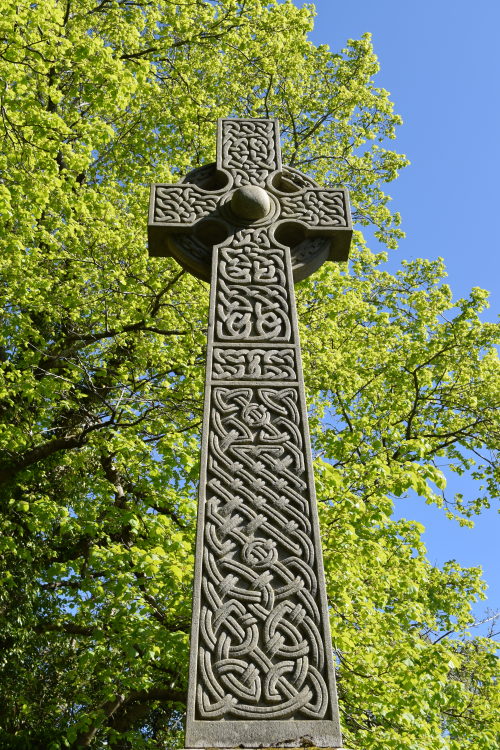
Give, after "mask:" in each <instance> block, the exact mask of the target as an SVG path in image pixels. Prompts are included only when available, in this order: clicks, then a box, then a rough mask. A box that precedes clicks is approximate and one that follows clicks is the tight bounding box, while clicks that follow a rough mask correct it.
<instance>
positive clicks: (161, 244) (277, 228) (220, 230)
mask: <svg viewBox="0 0 500 750" xmlns="http://www.w3.org/2000/svg"><path fill="white" fill-rule="evenodd" d="M247 227H248V228H252V229H253V228H259V229H260V230H261V232H262V231H264V232H265V233H266V234H268V236H269V239H270V242H271V244H272V245H274V246H284V247H288V248H290V251H291V258H292V268H293V278H294V281H295V282H297V281H301V280H302V279H305V278H306V277H307V276H309V275H310V274H311V273H313V272H314V271H316V270H317V269H318V268H319V267H320V266H321V265H322V264H323V263H324V262H325V261H327V260H331V261H345V260H347V258H348V254H349V247H350V242H351V236H352V223H351V216H350V209H349V197H348V193H347V190H345V189H343V188H323V187H320V186H319V185H318V184H317V183H316V182H315V181H314V180H312V179H311V178H310V177H308V176H307V175H305V174H302V173H301V172H299V171H298V170H296V169H293V168H291V167H286V166H282V164H281V147H280V137H279V129H278V121H277V120H263V119H262V120H261V119H244V120H240V119H221V120H219V121H218V128H217V162H216V163H215V164H208V165H206V166H203V167H200V168H198V169H195V170H193V171H192V172H190V173H189V174H188V175H187V176H186V177H185V179H184V180H183V181H182V182H181V183H178V184H173V185H172V184H168V185H161V184H160V185H158V184H157V185H152V187H151V200H150V208H149V222H148V241H149V254H150V255H152V256H172V257H174V258H175V259H176V260H177V261H178V262H179V263H180V265H181V266H182V267H183V268H185V269H186V270H187V271H189V272H190V273H192V274H193V275H195V276H197V277H198V278H201V279H204V280H205V281H209V280H210V272H211V261H212V250H213V247H214V245H221V244H223V243H224V242H226V241H227V240H230V238H231V237H232V236H234V235H235V233H236V232H238V231H240V230H241V229H244V228H247Z"/></svg>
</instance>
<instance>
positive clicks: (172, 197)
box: [154, 185, 219, 224]
mask: <svg viewBox="0 0 500 750" xmlns="http://www.w3.org/2000/svg"><path fill="white" fill-rule="evenodd" d="M218 202H219V198H218V197H214V196H211V195H207V194H206V193H205V192H203V191H202V190H200V189H199V188H198V187H197V186H195V185H186V186H180V185H179V186H176V185H158V186H157V187H156V200H155V202H154V220H155V222H157V223H161V222H165V223H169V224H171V223H179V224H194V222H196V221H198V219H201V218H202V217H203V216H206V215H207V214H209V213H210V212H211V211H214V210H215V208H216V206H217V203H218Z"/></svg>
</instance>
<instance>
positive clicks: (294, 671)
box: [195, 229, 330, 721]
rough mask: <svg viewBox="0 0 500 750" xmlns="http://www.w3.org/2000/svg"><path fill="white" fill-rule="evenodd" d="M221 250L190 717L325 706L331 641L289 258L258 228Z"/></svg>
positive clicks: (261, 714)
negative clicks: (322, 586) (321, 586)
mask: <svg viewBox="0 0 500 750" xmlns="http://www.w3.org/2000/svg"><path fill="white" fill-rule="evenodd" d="M214 252H215V253H216V257H214V264H215V267H216V269H218V273H216V276H215V278H214V283H213V286H212V295H213V298H214V299H215V305H212V306H211V309H212V311H213V312H212V315H213V320H212V321H211V326H210V330H212V331H213V332H214V334H213V336H214V338H213V339H212V340H211V341H209V354H208V367H209V368H210V370H209V373H210V378H209V381H207V383H208V385H209V397H208V399H209V427H208V447H207V456H206V458H207V466H206V472H207V473H206V480H205V483H204V486H202V488H201V496H200V501H201V502H202V503H204V506H205V519H204V527H203V529H204V530H203V534H204V545H203V548H204V551H203V561H202V566H201V590H200V600H199V604H200V609H199V626H198V628H199V632H198V634H197V635H198V654H197V662H198V663H197V688H196V698H195V718H196V719H198V720H211V719H225V720H226V721H227V720H244V719H247V720H248V719H264V718H265V719H308V720H311V719H323V718H327V716H328V709H329V702H330V694H329V687H328V670H327V665H326V663H325V651H326V649H328V648H330V646H329V644H325V635H324V634H325V631H326V632H328V631H327V628H326V627H325V626H326V623H325V622H324V618H325V616H326V607H325V606H324V602H321V598H320V596H319V591H318V580H319V579H320V576H321V575H322V573H321V572H320V570H319V568H318V564H319V561H318V549H319V539H318V538H317V523H315V519H314V518H313V503H314V489H313V486H312V481H313V479H312V473H311V471H310V470H309V471H307V470H306V468H307V467H306V463H307V460H306V458H305V457H309V451H310V449H309V445H308V433H307V427H306V425H305V418H306V417H305V404H304V395H303V390H302V388H301V387H300V385H299V384H300V382H301V377H302V375H301V373H300V372H299V367H300V353H299V349H298V340H297V325H296V320H295V315H296V313H295V309H294V303H293V299H290V296H291V294H293V293H292V292H291V289H292V278H291V263H290V258H289V257H288V258H287V252H288V251H286V250H285V249H284V248H280V247H273V246H272V243H271V241H270V240H269V238H268V235H267V234H266V233H263V232H261V231H259V230H258V229H245V230H242V231H240V232H238V234H237V235H236V237H233V239H232V242H231V244H230V245H228V246H226V247H221V248H219V249H218V250H215V251H214ZM249 342H251V343H249ZM238 344H239V345H238ZM309 466H310V459H309ZM202 482H203V480H202ZM314 512H315V510H314ZM325 647H326V648H325Z"/></svg>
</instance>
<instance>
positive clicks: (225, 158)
mask: <svg viewBox="0 0 500 750" xmlns="http://www.w3.org/2000/svg"><path fill="white" fill-rule="evenodd" d="M277 137H278V134H277V130H276V122H275V121H273V120H260V121H259V120H238V121H236V120H224V129H223V135H222V144H221V145H222V154H221V167H222V168H223V169H227V170H228V171H230V172H231V173H232V174H233V176H234V185H235V186H236V187H239V186H240V185H249V184H250V183H252V184H262V185H263V184H265V181H266V178H267V177H268V176H269V175H270V174H272V172H274V171H275V170H276V169H277V168H278V160H279V157H278V154H277V148H276V145H277V144H276V141H277Z"/></svg>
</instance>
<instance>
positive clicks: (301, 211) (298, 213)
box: [281, 188, 348, 227]
mask: <svg viewBox="0 0 500 750" xmlns="http://www.w3.org/2000/svg"><path fill="white" fill-rule="evenodd" d="M281 218H282V219H287V218H289V219H294V220H295V221H297V220H298V221H302V222H304V223H305V224H307V225H308V226H315V227H332V226H339V227H346V226H347V224H348V220H347V210H346V205H345V198H344V191H343V190H339V191H337V192H334V191H333V190H329V191H325V190H319V189H318V188H316V189H315V190H304V191H302V192H301V193H297V194H294V195H291V196H282V197H281Z"/></svg>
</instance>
